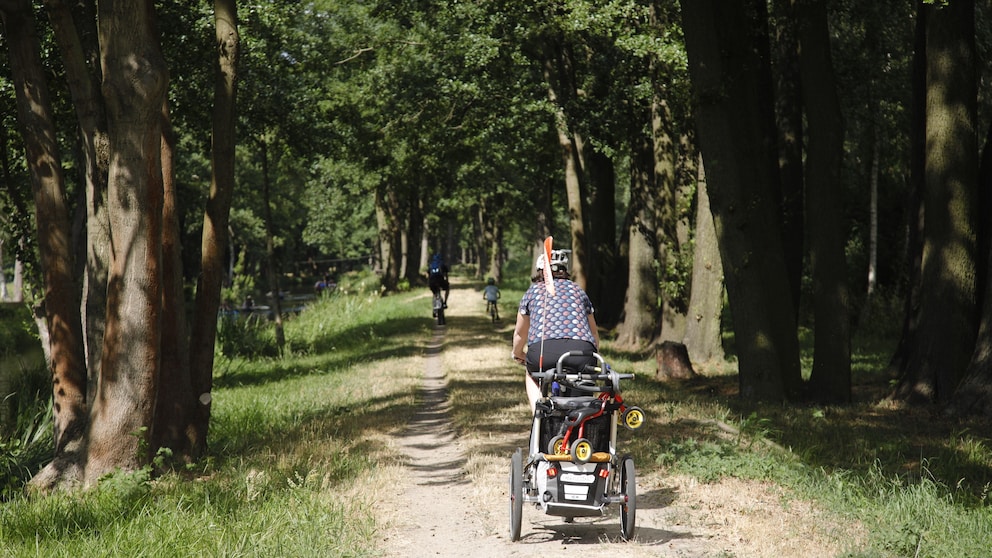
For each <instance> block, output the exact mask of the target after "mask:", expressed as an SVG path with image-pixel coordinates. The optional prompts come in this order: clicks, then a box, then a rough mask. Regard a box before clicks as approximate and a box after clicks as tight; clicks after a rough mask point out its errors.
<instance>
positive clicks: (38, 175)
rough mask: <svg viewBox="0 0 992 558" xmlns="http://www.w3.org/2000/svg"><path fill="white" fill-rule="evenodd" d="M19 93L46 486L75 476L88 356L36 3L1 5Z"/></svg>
mask: <svg viewBox="0 0 992 558" xmlns="http://www.w3.org/2000/svg"><path fill="white" fill-rule="evenodd" d="M0 16H2V18H3V25H4V32H5V34H6V39H7V43H8V45H9V49H10V62H11V69H12V73H13V76H14V86H15V91H16V94H17V112H18V124H19V126H20V129H21V136H22V137H23V138H24V145H25V156H26V158H27V164H28V168H29V171H30V177H31V185H32V190H33V192H34V204H35V223H36V225H37V238H38V247H39V251H40V253H41V265H42V272H43V275H44V290H45V301H44V316H45V321H46V324H47V326H48V332H49V340H48V343H49V345H50V349H49V354H50V362H49V366H50V368H51V372H52V383H53V397H54V402H53V406H52V408H53V414H54V428H55V452H56V460H55V461H54V462H53V463H52V464H51V465H49V467H47V468H46V470H45V471H43V473H42V474H40V475H39V477H40V478H43V479H45V481H44V483H43V484H44V485H50V484H52V483H53V482H57V481H58V480H59V479H60V478H61V476H62V475H67V476H70V477H76V478H78V477H79V476H81V475H80V473H81V471H82V468H83V466H84V463H83V462H82V461H81V460H80V459H81V457H82V456H81V455H80V452H81V451H82V449H83V447H84V445H83V442H84V433H85V431H86V428H87V427H88V422H87V418H88V416H87V406H86V359H85V356H84V352H83V335H82V324H81V322H80V317H79V302H78V300H79V299H78V298H77V296H76V290H75V289H74V288H69V286H71V285H73V283H74V279H73V276H72V265H71V261H72V258H71V253H70V246H71V242H70V241H69V238H70V235H69V212H68V208H67V207H66V206H65V201H64V200H65V182H64V177H63V172H62V162H61V158H60V156H59V150H58V146H57V144H56V142H55V138H56V134H55V127H54V125H53V124H52V116H51V114H52V113H51V101H50V97H49V91H48V84H47V83H46V81H45V74H44V71H43V69H42V66H41V57H40V54H39V43H38V38H37V36H36V34H35V21H34V15H33V11H32V7H31V3H30V2H28V1H27V0H5V1H4V2H2V3H0Z"/></svg>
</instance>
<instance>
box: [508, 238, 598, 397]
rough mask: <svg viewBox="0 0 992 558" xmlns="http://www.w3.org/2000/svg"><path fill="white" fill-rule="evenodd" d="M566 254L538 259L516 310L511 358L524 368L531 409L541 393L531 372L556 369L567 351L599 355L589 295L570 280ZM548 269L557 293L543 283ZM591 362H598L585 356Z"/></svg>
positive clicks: (574, 362) (577, 362) (578, 362)
mask: <svg viewBox="0 0 992 558" xmlns="http://www.w3.org/2000/svg"><path fill="white" fill-rule="evenodd" d="M567 252H568V251H567V250H552V251H551V261H550V262H547V261H545V260H546V258H545V256H544V254H541V255H540V257H538V259H537V274H536V275H534V276H533V277H532V278H531V285H530V287H529V288H528V289H527V292H526V293H524V296H523V298H521V299H520V311H519V313H518V314H517V323H516V326H515V327H514V330H513V350H512V353H511V355H510V356H511V357H512V358H513V360H515V361H516V362H517V363H519V364H524V365H525V366H526V368H527V372H528V374H526V375H525V376H526V380H525V385H526V386H527V398H528V399H529V400H530V406H531V409H532V410H533V409H534V405H535V403H536V402H537V400H538V399H540V398H541V390H540V388H539V387H538V385H537V382H536V381H534V379H533V378H531V376H530V374H529V373H530V372H541V371H543V370H548V369H551V368H554V366H555V364H556V363H557V362H558V358H559V357H560V356H561V355H563V354H564V353H567V352H569V351H597V350H598V349H599V331H598V329H597V327H596V317H595V314H594V308H593V306H592V302H591V301H590V300H589V296H588V295H587V294H586V292H585V291H583V290H582V288H581V287H579V285H578V284H577V283H575V282H573V281H572V280H571V279H570V275H569V273H568V255H567ZM545 265H549V266H550V269H551V276H552V279H553V281H554V291H555V294H554V295H552V294H550V293H549V292H548V290H547V289H546V287H545V284H544V273H543V271H544V266H545ZM588 363H589V364H595V363H596V359H595V358H593V357H588ZM569 364H571V365H573V366H584V365H585V364H586V362H584V361H581V359H578V358H571V359H570V360H569Z"/></svg>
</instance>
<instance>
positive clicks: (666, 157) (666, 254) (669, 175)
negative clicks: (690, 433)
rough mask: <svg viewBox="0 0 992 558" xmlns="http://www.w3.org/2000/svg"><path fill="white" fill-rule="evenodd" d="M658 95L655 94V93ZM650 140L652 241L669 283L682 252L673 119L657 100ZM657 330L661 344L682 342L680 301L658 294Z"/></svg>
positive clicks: (652, 113) (665, 105) (661, 272)
mask: <svg viewBox="0 0 992 558" xmlns="http://www.w3.org/2000/svg"><path fill="white" fill-rule="evenodd" d="M656 95H657V94H656ZM651 137H652V138H654V184H655V193H656V196H657V198H658V199H657V200H656V201H655V209H654V211H655V212H656V215H657V219H656V227H655V229H656V232H655V238H654V239H653V241H654V243H655V245H654V250H655V251H656V252H657V257H658V264H659V265H660V266H661V269H660V270H659V272H658V276H659V277H660V278H661V281H662V282H667V281H670V280H671V278H670V277H669V276H668V273H669V270H670V269H676V268H677V263H676V260H677V259H678V255H679V253H680V252H681V249H682V248H681V241H680V239H679V217H680V214H679V188H678V183H679V180H678V171H677V168H678V158H677V153H678V149H677V148H676V145H675V141H674V140H673V139H672V117H671V111H670V110H669V108H668V104H667V103H666V102H665V101H664V100H662V99H658V98H657V97H656V98H655V99H654V101H653V103H652V106H651ZM660 294H661V307H660V309H659V310H660V316H659V317H660V328H659V329H660V331H658V334H659V336H660V339H661V340H663V341H681V339H682V337H683V336H684V335H685V315H684V314H683V311H682V308H684V305H683V304H682V303H681V301H677V300H674V299H673V297H672V295H671V294H670V293H666V292H665V291H664V290H662V291H661V293H660Z"/></svg>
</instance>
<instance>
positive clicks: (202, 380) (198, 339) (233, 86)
mask: <svg viewBox="0 0 992 558" xmlns="http://www.w3.org/2000/svg"><path fill="white" fill-rule="evenodd" d="M214 28H215V31H216V41H217V61H216V64H217V65H216V66H214V111H213V131H212V136H213V145H212V149H211V166H212V169H213V174H212V176H211V180H210V193H209V195H208V197H207V207H206V210H205V211H204V213H203V238H202V239H201V240H200V246H201V249H200V251H201V256H200V276H199V279H198V281H197V285H196V302H195V317H194V320H193V327H192V329H193V332H192V335H191V337H190V377H191V384H192V388H193V395H194V396H195V397H196V399H197V411H196V413H195V414H194V416H193V417H191V418H192V422H191V424H190V425H189V428H190V429H191V430H192V433H191V434H190V436H191V437H192V438H193V455H192V457H199V456H202V455H203V454H204V453H205V452H206V450H207V432H208V427H209V425H210V410H211V402H212V400H213V398H212V396H211V391H212V390H213V368H214V344H215V343H216V340H217V310H218V309H219V308H220V292H221V287H222V286H223V284H224V254H225V252H226V251H228V250H231V238H230V234H229V228H230V224H229V223H230V213H231V200H232V198H233V193H234V178H235V177H234V170H235V164H234V161H235V159H234V149H235V145H236V143H237V142H236V138H235V122H236V120H237V111H236V100H237V84H238V58H239V56H240V52H241V39H240V36H239V34H238V13H237V4H236V2H235V1H234V0H215V1H214ZM231 252H232V253H233V250H231Z"/></svg>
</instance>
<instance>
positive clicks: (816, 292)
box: [796, 0, 851, 403]
mask: <svg viewBox="0 0 992 558" xmlns="http://www.w3.org/2000/svg"><path fill="white" fill-rule="evenodd" d="M796 7H797V16H798V22H799V26H798V27H799V40H800V44H801V48H800V51H801V55H800V62H799V64H800V75H801V76H802V91H803V101H804V103H803V104H804V106H805V113H806V122H807V128H808V130H809V134H808V135H809V145H808V149H807V154H806V190H807V191H806V200H807V207H806V215H807V217H806V219H807V222H808V226H809V237H808V238H809V245H810V248H809V250H810V252H809V258H810V267H811V273H812V278H813V321H814V324H815V330H814V339H813V370H812V373H811V374H810V380H809V383H810V390H809V392H810V394H811V395H812V396H813V397H815V398H816V399H818V400H820V401H824V402H832V403H833V402H841V403H846V402H848V401H850V399H851V332H850V325H849V324H850V318H851V316H850V306H851V304H850V300H849V297H848V289H847V260H846V256H845V254H844V248H845V243H846V231H845V228H844V218H843V213H842V212H841V205H842V204H841V200H840V195H841V186H840V185H841V165H842V163H843V156H844V125H843V118H842V114H841V109H840V101H839V99H838V97H837V86H836V84H835V82H834V77H833V62H832V61H831V55H830V34H829V29H828V28H827V9H826V5H825V3H824V1H823V0H798V2H797V4H796Z"/></svg>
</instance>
